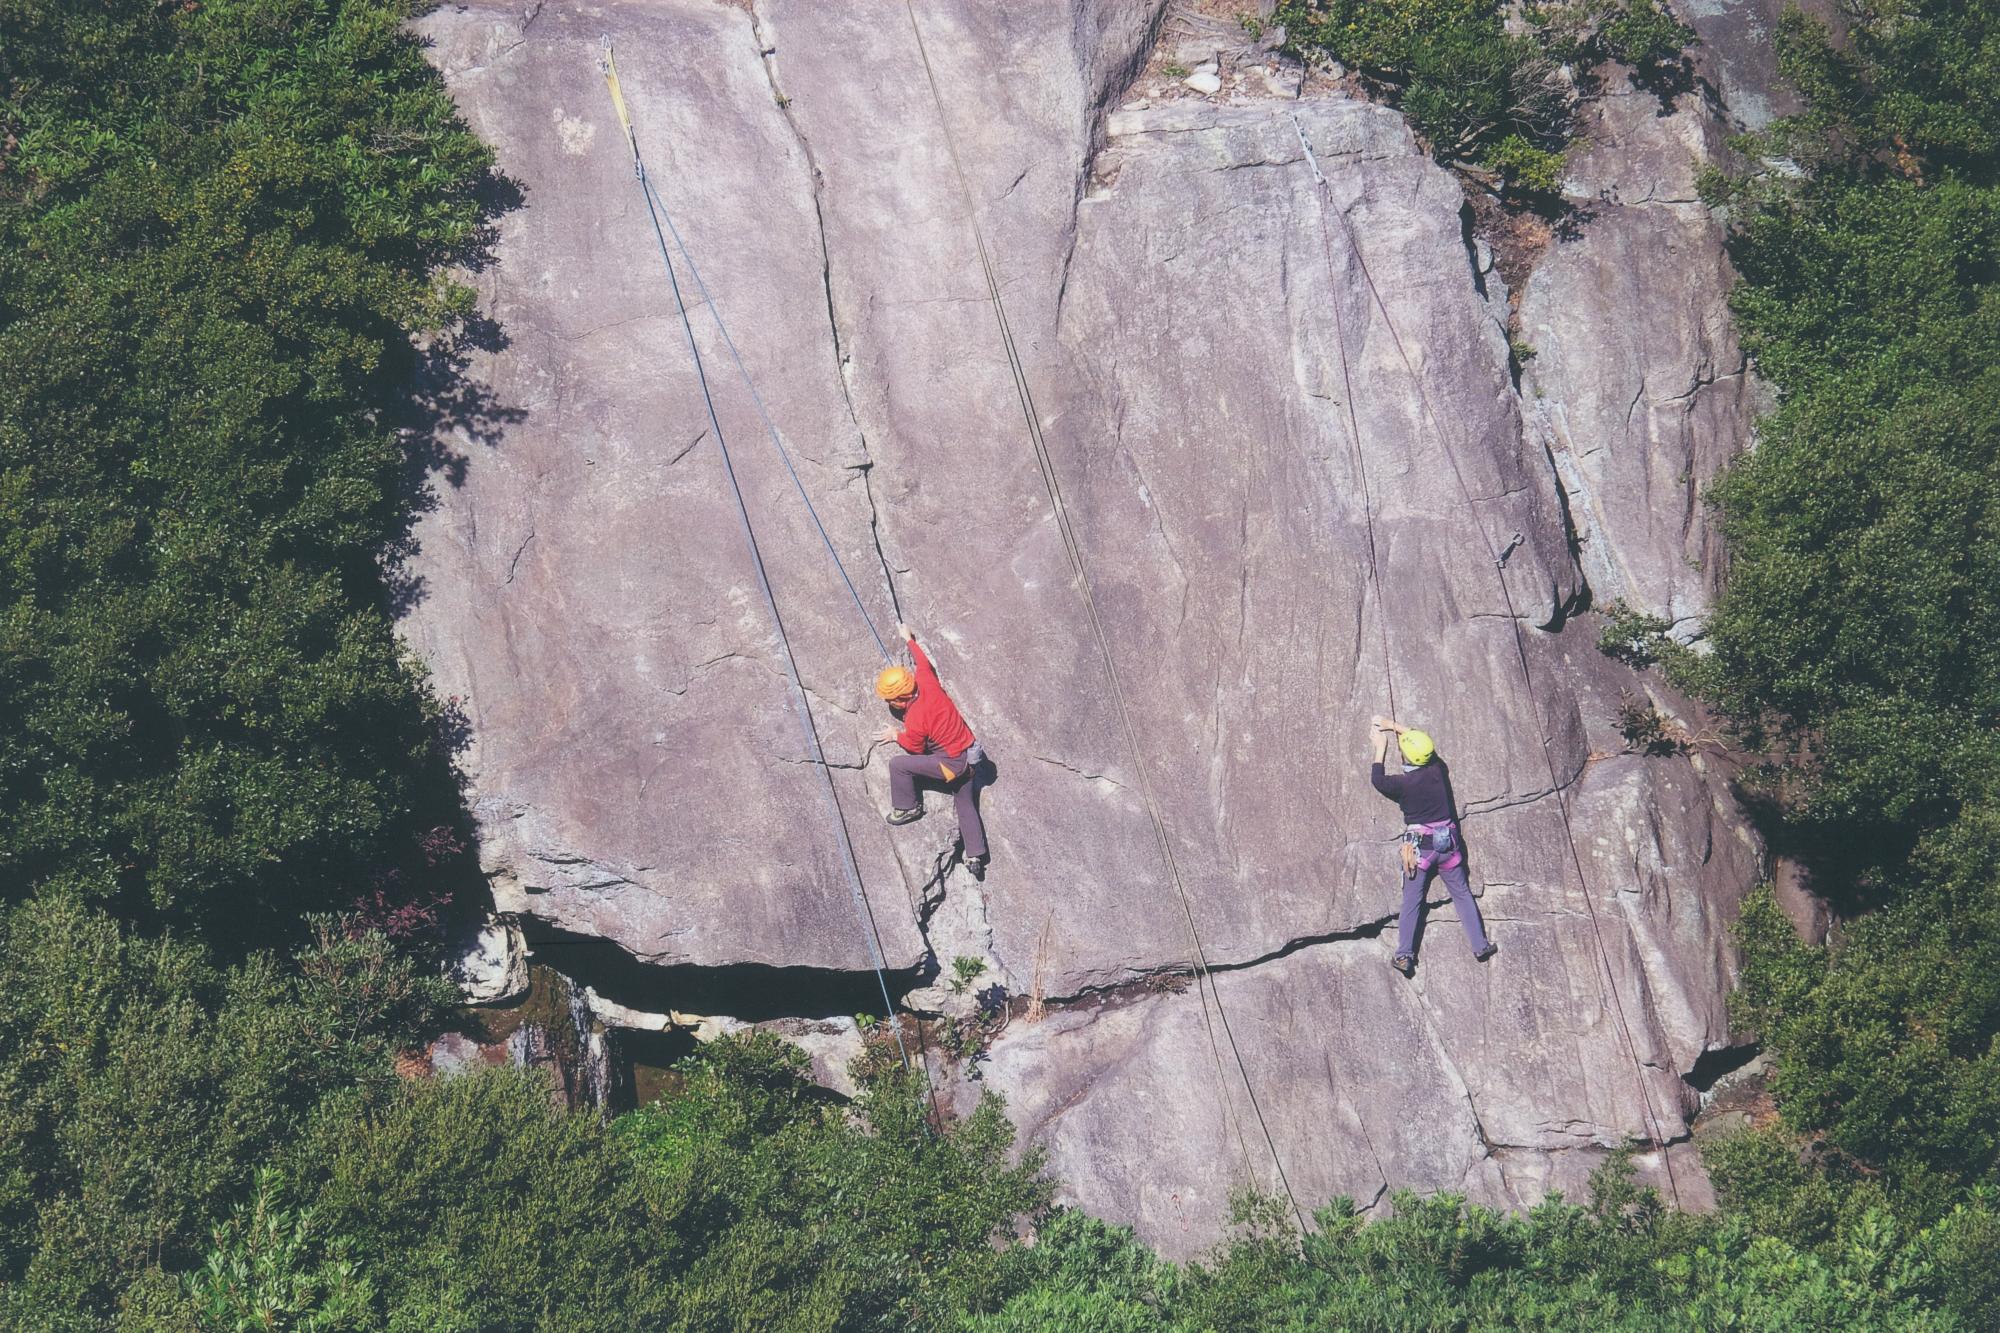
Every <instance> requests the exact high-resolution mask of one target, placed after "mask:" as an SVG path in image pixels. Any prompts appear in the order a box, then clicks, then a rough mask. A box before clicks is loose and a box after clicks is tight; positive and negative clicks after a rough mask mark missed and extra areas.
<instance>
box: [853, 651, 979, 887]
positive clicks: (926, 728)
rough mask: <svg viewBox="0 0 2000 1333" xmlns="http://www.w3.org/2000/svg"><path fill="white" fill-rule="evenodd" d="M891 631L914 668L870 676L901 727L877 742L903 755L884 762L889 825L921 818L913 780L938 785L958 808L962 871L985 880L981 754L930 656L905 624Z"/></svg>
mask: <svg viewBox="0 0 2000 1333" xmlns="http://www.w3.org/2000/svg"><path fill="white" fill-rule="evenodd" d="M896 632H897V633H898V634H901V635H902V636H903V641H904V642H906V643H908V644H909V645H910V659H911V660H912V661H913V662H915V663H916V670H915V671H912V670H910V668H909V667H906V666H886V667H883V668H882V670H881V673H880V674H879V675H877V676H876V677H875V693H876V694H878V695H880V696H881V697H882V699H883V701H884V702H886V703H887V704H888V705H889V711H890V712H891V713H893V714H895V715H896V717H897V719H898V720H900V721H901V722H902V724H903V725H902V726H901V727H887V728H884V729H883V731H882V733H881V735H880V736H879V738H878V739H881V740H885V741H894V742H895V743H896V744H898V745H900V746H902V747H903V751H904V753H902V754H899V755H893V756H891V757H890V759H889V804H890V805H891V806H893V807H894V808H893V809H892V810H890V811H889V822H890V823H891V824H909V823H914V822H915V821H916V820H919V819H922V818H923V817H924V805H923V798H922V797H921V796H919V795H918V794H917V780H918V779H919V778H922V779H924V780H926V781H929V782H937V783H941V784H942V785H943V786H944V789H945V790H946V791H948V792H950V793H951V794H952V801H953V804H954V805H955V806H956V807H957V809H958V836H959V839H960V841H962V842H963V843H964V844H965V868H966V869H967V870H970V871H971V872H972V875H973V878H975V879H984V878H985V877H986V826H985V825H984V824H982V823H981V822H980V820H979V797H978V789H979V776H978V768H979V765H980V764H981V762H983V761H984V760H985V758H986V752H985V751H984V750H982V749H981V748H980V745H979V742H978V741H977V740H975V739H974V738H973V735H972V728H971V727H968V726H966V725H965V719H964V718H963V717H961V716H959V712H958V705H957V704H954V703H953V702H952V701H951V696H950V695H948V694H946V693H945V692H944V686H943V685H942V684H940V683H939V681H938V677H937V671H936V669H935V668H933V667H932V666H931V660H930V658H928V657H926V656H924V650H923V649H922V648H920V647H918V646H917V636H916V635H915V634H913V633H911V632H910V627H909V626H908V625H900V624H899V625H897V626H896Z"/></svg>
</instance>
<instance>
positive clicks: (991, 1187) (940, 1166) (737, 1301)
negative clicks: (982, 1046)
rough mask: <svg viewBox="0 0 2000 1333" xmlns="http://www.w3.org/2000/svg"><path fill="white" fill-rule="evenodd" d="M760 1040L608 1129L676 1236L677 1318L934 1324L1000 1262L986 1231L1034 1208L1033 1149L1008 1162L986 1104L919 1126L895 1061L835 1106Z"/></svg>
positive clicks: (915, 1104) (994, 1109) (703, 1059)
mask: <svg viewBox="0 0 2000 1333" xmlns="http://www.w3.org/2000/svg"><path fill="white" fill-rule="evenodd" d="M803 1070H804V1058H803V1056H802V1055H801V1054H800V1053H799V1052H798V1051H797V1050H795V1049H794V1048H791V1047H789V1046H786V1045H784V1044H783V1043H781V1042H779V1041H777V1039H775V1038H773V1037H769V1036H767V1035H762V1034H760V1035H758V1036H755V1037H753V1038H750V1039H749V1040H745V1041H725V1042H717V1043H715V1044H713V1045H711V1046H708V1047H706V1048H704V1049H703V1051H702V1053H701V1056H700V1058H699V1060H698V1061H697V1062H696V1063H695V1064H694V1066H693V1067H692V1068H691V1069H690V1070H689V1072H688V1078H687V1085H686V1090H685V1091H684V1092H683V1093H682V1094H681V1095H679V1096H678V1097H675V1098H672V1099H668V1100H666V1101H662V1102H660V1103H657V1104H655V1105H654V1106H652V1107H649V1108H645V1109H642V1110H640V1111H637V1112H635V1113H633V1114H632V1115H630V1116H628V1117H626V1118H625V1119H624V1120H623V1121H621V1123H620V1125H619V1134H620V1138H621V1140H622V1141H623V1142H624V1143H625V1144H626V1146H627V1147H628V1149H629V1150H630V1151H631V1152H632V1153H633V1154H634V1155H635V1156H636V1157H637V1158H638V1159H639V1161H640V1162H642V1163H643V1164H644V1165H645V1169H646V1173H647V1177H648V1179H649V1181H650V1183H651V1186H652V1189H653V1191H654V1197H655V1198H656V1200H657V1203H658V1206H659V1207H660V1208H661V1209H662V1211H663V1212H664V1214H665V1215H666V1216H667V1217H668V1218H669V1219H672V1222H671V1224H672V1226H673V1227H674V1228H675V1230H676V1231H677V1232H678V1234H680V1235H681V1236H683V1237H684V1238H685V1245H686V1249H685V1251H684V1255H683V1262H684V1264H685V1274H686V1276H685V1279H684V1281H685V1288H684V1294H683V1300H684V1302H685V1304H684V1305H683V1306H682V1307H681V1310H680V1314H679V1316H678V1317H679V1318H680V1319H681V1320H682V1321H683V1323H684V1325H685V1326H690V1327H716V1326H734V1327H743V1328H752V1327H771V1326H779V1327H786V1328H825V1329H833V1328H842V1329H870V1328H879V1329H884V1330H887V1329H909V1328H946V1327H952V1326H953V1325H954V1324H955V1322H956V1320H957V1318H958V1315H959V1312H961V1311H963V1310H965V1309H967V1308H968V1307H970V1306H972V1305H973V1304H975V1303H977V1302H978V1301H980V1300H981V1299H982V1298H983V1296H984V1294H985V1293H986V1292H987V1291H988V1290H989V1289H990V1288H991V1287H992V1285H993V1284H994V1283H995V1282H996V1280H997V1278H998V1274H999V1270H1000V1266H1001V1262H1002V1256H1001V1252H1000V1251H998V1250H996V1248H995V1244H994V1242H995V1241H996V1239H999V1238H1001V1237H1003V1236H1005V1235H1006V1234H1007V1233H1008V1231H1009V1229H1010V1227H1011V1224H1012V1222H1013V1220H1014V1218H1015V1217H1016V1216H1017V1215H1023V1214H1028V1215H1032V1214H1034V1213H1036V1212H1037V1211H1039V1210H1040V1209H1041V1208H1042V1207H1044V1206H1045V1205H1046V1203H1047V1200H1048V1191H1049V1187H1048V1186H1047V1185H1046V1184H1045V1183H1043V1182H1042V1181H1041V1180H1040V1178H1039V1176H1040V1158H1039V1155H1038V1154H1036V1153H1029V1154H1028V1155H1027V1157H1026V1159H1025V1160H1024V1161H1022V1162H1021V1163H1020V1164H1019V1165H1009V1164H1008V1161H1007V1153H1008V1149H1009V1147H1010V1145H1011V1143H1012V1141H1013V1127H1012V1126H1011V1125H1010V1124H1008V1122H1007V1119H1006V1116H1005V1115H1004V1114H1002V1112H1001V1109H1000V1105H999V1103H998V1102H997V1101H995V1100H993V1099H991V1098H987V1099H984V1100H983V1101H982V1102H981V1104H980V1105H979V1107H978V1108H977V1109H976V1110H975V1111H974V1112H973V1113H972V1114H971V1115H970V1116H968V1117H967V1118H966V1119H964V1120H962V1121H957V1122H951V1123H947V1124H944V1125H942V1126H935V1127H934V1126H933V1125H932V1123H931V1121H930V1118H929V1116H928V1114H927V1110H928V1108H927V1105H926V1102H925V1099H924V1096H923V1092H922V1088H921V1085H920V1084H919V1083H917V1082H913V1081H912V1079H911V1077H910V1076H908V1075H905V1074H904V1073H902V1072H901V1070H900V1069H896V1070H891V1071H887V1072H884V1073H882V1074H881V1075H879V1076H877V1077H875V1078H874V1079H872V1080H871V1081H870V1082H869V1083H868V1085H867V1086H866V1088H865V1090H864V1092H863V1095H862V1097H861V1100H860V1102H859V1103H858V1105H857V1109H858V1110H859V1112H860V1114H861V1118H860V1119H859V1120H856V1119H854V1118H852V1117H850V1116H849V1115H848V1114H847V1113H846V1112H844V1111H843V1110H842V1109H841V1108H840V1107H838V1106H837V1105H834V1104H832V1103H831V1102H830V1101H829V1099H827V1098H826V1097H824V1096H823V1095H820V1094H819V1093H818V1091H817V1090H816V1089H814V1088H812V1087H811V1086H810V1085H808V1084H805V1083H804V1082H803V1081H802V1080H801V1078H800V1075H801V1073H802V1072H803Z"/></svg>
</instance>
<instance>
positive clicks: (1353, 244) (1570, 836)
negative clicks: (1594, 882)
mask: <svg viewBox="0 0 2000 1333" xmlns="http://www.w3.org/2000/svg"><path fill="white" fill-rule="evenodd" d="M1292 127H1293V129H1294V130H1296V131H1297V133H1298V136H1299V147H1300V148H1302V149H1303V150H1304V151H1305V156H1306V162H1307V164H1308V165H1309V166H1310V167H1311V168H1312V174H1313V178H1314V179H1315V180H1316V181H1318V182H1319V189H1320V196H1321V209H1320V232H1321V240H1322V243H1323V245H1325V246H1326V253H1327V256H1328V258H1327V267H1328V271H1329V276H1331V273H1332V262H1333V261H1332V257H1331V254H1332V252H1331V248H1330V245H1329V244H1328V243H1327V242H1326V236H1327V232H1326V216H1327V214H1329V213H1331V214H1332V215H1333V216H1334V217H1336V218H1338V219H1339V220H1340V225H1341V229H1342V231H1343V233H1344V234H1345V236H1346V239H1347V247H1348V252H1349V253H1350V254H1352V255H1353V256H1354V263H1355V267H1356V268H1357V269H1358V270H1359V271H1360V273H1361V276H1362V279H1363V281H1364V282H1365V283H1366V285H1367V287H1368V291H1369V294H1370V296H1371V297H1372V298H1373V299H1374V302H1375V305H1376V308H1377V309H1379V310H1380V311H1381V314H1382V323H1383V327H1385V328H1386V329H1387V330H1388V331H1389V339H1390V341H1391V343H1393V344H1394V346H1395V348H1396V354H1397V356H1398V357H1399V358H1400V359H1401V360H1402V363H1403V369H1404V371H1405V372H1406V373H1407V374H1408V375H1409V377H1410V381H1411V383H1413V384H1414V385H1415V386H1416V389H1417V396H1418V400H1419V402H1420V403H1421V405H1422V407H1423V412H1424V415H1425V416H1426V417H1428V418H1429V419H1430V423H1431V430H1432V433H1433V434H1434V435H1435V436H1436V437H1437V440H1438V444H1439V446H1440V447H1441V448H1442V450H1443V452H1444V456H1445V461H1446V462H1447V463H1449V464H1450V465H1451V471H1452V476H1453V477H1454V478H1456V479H1457V483H1458V489H1459V494H1460V496H1461V497H1462V498H1463V500H1464V501H1465V508H1466V511H1467V512H1468V513H1472V512H1474V510H1473V497H1472V488H1471V486H1470V485H1468V484H1467V482H1466V480H1465V474H1464V472H1463V470H1462V469H1461V468H1460V467H1459V465H1458V458H1457V454H1456V452H1455V451H1454V449H1453V448H1452V442H1451V439H1450V438H1449V436H1448V435H1447V434H1446V432H1445V429H1444V424H1443V422H1442V421H1441V419H1440V418H1439V417H1438V414H1437V412H1436V411H1435V410H1434V409H1433V407H1432V406H1431V400H1430V393H1429V391H1428V390H1427V389H1426V388H1425V387H1424V379H1423V376H1422V375H1421V374H1419V373H1418V371H1417V368H1416V364H1415V363H1414V362H1413V361H1412V360H1411V358H1410V353H1409V349H1408V347H1407V346H1406V345H1405V344H1404V342H1403V338H1402V335H1401V334H1400V333H1399V332H1398V331H1397V329H1396V322H1395V320H1394V318H1393V317H1392V316H1391V315H1390V313H1389V305H1388V302H1387V301H1385V300H1384V299H1383V297H1382V291H1381V288H1380V287H1378V286H1377V285H1376V282H1375V275H1374V274H1373V273H1372V272H1371V271H1370V270H1369V268H1368V261H1367V258H1366V257H1365V256H1364V255H1363V254H1362V252H1361V242H1360V239H1359V238H1358V237H1357V236H1356V235H1355V232H1354V227H1353V224H1351V223H1350V222H1349V221H1348V220H1347V214H1346V213H1345V212H1344V211H1342V210H1341V209H1340V208H1339V207H1337V206H1336V205H1335V203H1334V200H1333V187H1332V186H1331V184H1329V183H1328V181H1327V179H1326V177H1325V175H1324V174H1322V173H1321V171H1320V168H1319V160H1318V157H1317V155H1316V154H1315V153H1314V152H1313V149H1312V144H1311V143H1310V142H1308V141H1307V139H1306V132H1305V125H1304V122H1302V121H1301V120H1300V119H1299V118H1298V116H1296V115H1294V116H1293V117H1292ZM1333 304H1334V309H1335V312H1336V318H1338V312H1339V302H1338V300H1336V301H1335V302H1334V303H1333ZM1341 358H1342V371H1343V374H1344V373H1345V369H1346V343H1345V338H1344V336H1343V340H1342V344H1341ZM1347 411H1348V421H1349V429H1350V430H1353V429H1354V426H1353V422H1354V405H1353V400H1352V386H1351V385H1350V387H1349V401H1348V405H1347ZM1353 438H1354V445H1355V449H1356V451H1357V453H1358V452H1359V450H1360V446H1361V438H1360V436H1359V434H1355V435H1354V437H1353ZM1364 502H1366V493H1365V482H1364ZM1373 525H1374V519H1373V516H1372V514H1371V515H1370V518H1369V531H1370V537H1369V558H1370V561H1371V565H1372V562H1373V559H1374V537H1373V531H1374V527H1373ZM1473 526H1474V527H1475V528H1476V529H1477V530H1478V532H1479V539H1480V541H1481V542H1482V543H1484V545H1485V547H1486V555H1487V558H1488V559H1489V560H1491V561H1492V563H1493V571H1494V576H1495V578H1497V579H1498V580H1499V583H1500V595H1501V599H1502V601H1503V602H1504V603H1505V604H1506V607H1507V623H1508V625H1509V626H1510V627H1511V628H1512V630H1513V634H1514V655H1515V658H1516V659H1517V661H1518V662H1519V664H1520V668H1521V683H1522V687H1523V688H1524V689H1525V690H1526V691H1527V694H1528V701H1529V704H1528V706H1529V707H1530V708H1532V709H1534V710H1535V714H1536V718H1535V721H1536V726H1535V737H1536V739H1537V740H1538V741H1539V742H1540V743H1541V750H1542V761H1543V763H1544V764H1545V765H1547V767H1548V772H1549V789H1550V793H1551V794H1552V795H1553V796H1554V797H1555V798H1556V810H1557V811H1558V813H1559V814H1560V815H1561V817H1562V825H1563V837H1564V840H1565V841H1566V842H1567V844H1568V846H1569V857H1570V862H1571V864H1572V865H1573V866H1574V867H1575V869H1576V877H1577V883H1578V885H1579V886H1580V887H1581V890H1582V895H1583V902H1584V907H1585V908H1586V909H1587V910H1588V912H1589V915H1590V926H1591V934H1592V936H1593V938H1594V939H1595V941H1596V944H1597V953H1598V959H1599V962H1600V963H1601V964H1602V967H1603V978H1602V982H1601V985H1602V987H1603V988H1604V990H1605V991H1606V992H1607V993H1608V994H1609V995H1610V997H1611V1005H1610V1008H1611V1010H1612V1013H1613V1015H1614V1017H1615V1018H1616V1020H1617V1026H1618V1035H1619V1039H1620V1042H1621V1044H1622V1045H1623V1046H1624V1048H1625V1053H1626V1055H1627V1057H1628V1058H1629V1059H1630V1060H1631V1062H1632V1070H1633V1075H1634V1077H1635V1078H1636V1079H1637V1081H1638V1084H1639V1096H1640V1100H1641V1105H1642V1108H1643V1110H1644V1112H1645V1119H1646V1128H1647V1132H1648V1134H1649V1135H1650V1136H1651V1138H1652V1141H1653V1146H1654V1147H1655V1148H1656V1149H1657V1150H1658V1151H1659V1154H1660V1163H1661V1165H1662V1166H1663V1167H1664V1168H1665V1170H1666V1173H1667V1188H1668V1190H1669V1191H1670V1192H1671V1193H1672V1195H1673V1199H1674V1205H1675V1206H1676V1207H1679V1206H1680V1202H1681V1195H1680V1184H1679V1182H1678V1181H1677V1180H1676V1178H1675V1174H1674V1164H1673V1157H1672V1154H1671V1153H1670V1152H1669V1151H1668V1146H1667V1142H1666V1137H1665V1135H1664V1134H1663V1133H1662V1132H1661V1129H1660V1119H1659V1117H1658V1115H1657V1114H1656V1112H1655V1110H1654V1107H1653V1094H1652V1091H1651V1090H1650V1089H1649V1088H1648V1087H1647V1086H1646V1074H1645V1064H1644V1062H1643V1061H1642V1060H1641V1059H1640V1058H1639V1049H1638V1045H1637V1043H1636V1042H1634V1041H1633V1039H1632V1029H1631V1024H1630V1022H1629V1021H1628V1020H1627V1018H1626V1014H1625V1001H1624V999H1623V997H1622V996H1620V995H1619V993H1618V978H1617V974H1616V972H1615V971H1613V969H1612V966H1611V951H1610V948H1609V946H1608V945H1606V944H1605V942H1604V927H1603V922H1602V920H1601V919H1600V918H1599V916H1598V912H1597V904H1596V902H1595V901H1594V900H1593V899H1592V897H1591V893H1590V878H1589V876H1588V875H1586V874H1585V873H1584V869H1583V855H1582V853H1581V852H1580V851H1579V850H1578V849H1577V842H1576V826H1575V824H1574V822H1573V820H1572V818H1571V815H1570V811H1569V802H1568V800H1567V798H1566V796H1565V794H1564V789H1563V782H1562V777H1561V772H1560V770H1559V769H1558V767H1557V765H1556V759H1555V751H1554V749H1553V748H1551V746H1550V744H1549V734H1548V728H1547V726H1546V725H1544V724H1543V721H1542V717H1541V706H1540V704H1539V703H1537V702H1536V700H1537V699H1538V697H1539V696H1538V695H1537V693H1536V691H1535V677H1534V670H1533V668H1532V667H1531V666H1530V665H1529V661H1528V648H1527V635H1526V632H1525V631H1524V630H1523V629H1522V628H1521V617H1520V614H1519V612H1518V611H1517V610H1516V609H1515V606H1514V594H1513V590H1512V589H1511V588H1510V587H1509V586H1508V582H1507V554H1511V553H1512V551H1513V549H1514V547H1515V546H1516V545H1518V544H1519V538H1518V537H1517V538H1516V539H1515V540H1514V541H1511V542H1509V544H1508V547H1507V552H1506V553H1502V552H1501V551H1499V550H1498V549H1496V548H1495V547H1494V545H1493V539H1492V538H1491V537H1489V536H1488V535H1487V533H1486V529H1485V527H1484V525H1482V524H1480V523H1478V522H1477V521H1475V522H1474V524H1473ZM1375 577H1376V578H1377V580H1378V582H1377V587H1376V594H1375V595H1376V599H1377V601H1378V603H1379V601H1380V599H1381V595H1382V594H1381V588H1380V584H1379V579H1380V575H1379V574H1377V575H1376V576H1375ZM1391 688H1392V693H1391V707H1390V711H1391V712H1392V713H1393V712H1394V695H1393V686H1392V687H1391Z"/></svg>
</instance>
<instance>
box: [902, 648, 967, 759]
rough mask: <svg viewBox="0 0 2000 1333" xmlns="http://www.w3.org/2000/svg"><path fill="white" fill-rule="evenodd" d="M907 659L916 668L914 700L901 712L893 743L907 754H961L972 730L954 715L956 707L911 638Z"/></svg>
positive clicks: (956, 711)
mask: <svg viewBox="0 0 2000 1333" xmlns="http://www.w3.org/2000/svg"><path fill="white" fill-rule="evenodd" d="M910 658H911V660H912V661H914V662H915V663H916V668H917V697H916V698H915V699H914V700H912V701H911V703H910V706H909V707H908V708H905V709H904V710H903V730H902V733H901V734H900V735H898V736H897V737H896V744H898V745H900V746H902V747H903V748H904V749H905V750H908V751H909V752H910V753H911V754H948V755H961V754H964V753H965V752H966V750H967V748H968V747H970V746H971V744H972V728H971V727H968V726H966V725H965V719H964V718H962V717H960V716H959V715H958V705H957V704H955V703H953V702H952V701H951V696H950V695H948V694H946V693H945V692H944V686H943V685H941V684H939V683H938V678H937V671H936V670H935V669H934V668H933V667H932V666H931V659H930V658H928V657H925V656H924V650H923V649H921V648H919V647H918V646H917V641H916V640H915V639H911V640H910Z"/></svg>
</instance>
